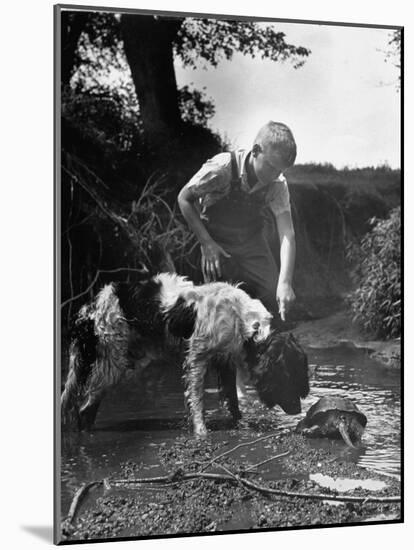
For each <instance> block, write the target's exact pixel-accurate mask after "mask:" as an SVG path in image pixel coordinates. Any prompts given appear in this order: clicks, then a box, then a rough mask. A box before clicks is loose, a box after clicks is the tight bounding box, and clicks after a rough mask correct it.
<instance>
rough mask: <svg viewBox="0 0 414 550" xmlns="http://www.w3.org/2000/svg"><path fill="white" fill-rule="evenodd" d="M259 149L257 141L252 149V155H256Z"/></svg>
mask: <svg viewBox="0 0 414 550" xmlns="http://www.w3.org/2000/svg"><path fill="white" fill-rule="evenodd" d="M261 150H262V148H261V147H260V145H259V144H258V143H255V144H254V145H253V149H252V153H253V156H254V157H257V155H258V154H259V153H260V152H261Z"/></svg>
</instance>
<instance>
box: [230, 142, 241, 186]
mask: <svg viewBox="0 0 414 550" xmlns="http://www.w3.org/2000/svg"><path fill="white" fill-rule="evenodd" d="M230 156H231V189H232V191H233V190H236V189H240V176H239V170H238V168H237V160H236V152H235V151H231V153H230Z"/></svg>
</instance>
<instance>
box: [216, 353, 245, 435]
mask: <svg viewBox="0 0 414 550" xmlns="http://www.w3.org/2000/svg"><path fill="white" fill-rule="evenodd" d="M216 366H217V374H218V380H219V389H220V398H221V399H222V401H224V402H225V403H226V405H227V408H228V410H229V411H230V414H231V416H232V417H233V420H234V423H235V424H237V422H238V420H240V418H241V417H242V415H241V412H240V409H239V400H238V397H237V385H236V373H237V369H236V365H234V364H233V363H232V362H231V361H226V362H224V363H222V364H218V365H216Z"/></svg>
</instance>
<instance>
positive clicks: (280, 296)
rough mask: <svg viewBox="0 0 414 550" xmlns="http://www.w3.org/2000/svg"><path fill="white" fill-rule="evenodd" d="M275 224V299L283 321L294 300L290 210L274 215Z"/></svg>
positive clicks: (293, 256) (293, 246)
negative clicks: (277, 259) (277, 268)
mask: <svg viewBox="0 0 414 550" xmlns="http://www.w3.org/2000/svg"><path fill="white" fill-rule="evenodd" d="M276 224H277V230H278V233H279V239H280V274H279V281H278V284H277V291H276V300H277V302H278V304H279V313H280V317H281V318H282V320H283V321H285V316H286V312H287V311H288V310H289V307H290V306H291V304H292V302H293V301H294V300H295V293H294V291H293V288H292V279H293V270H294V267H295V257H296V240H295V231H294V229H293V223H292V216H291V213H290V211H285V212H282V213H281V214H279V215H278V216H276Z"/></svg>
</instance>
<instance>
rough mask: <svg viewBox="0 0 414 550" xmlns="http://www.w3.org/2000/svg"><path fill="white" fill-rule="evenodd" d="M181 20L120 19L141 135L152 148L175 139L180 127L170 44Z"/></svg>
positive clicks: (151, 17)
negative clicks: (141, 125)
mask: <svg viewBox="0 0 414 550" xmlns="http://www.w3.org/2000/svg"><path fill="white" fill-rule="evenodd" d="M182 21H183V19H179V18H168V19H167V18H164V17H162V18H161V17H154V16H148V15H129V14H128V15H127V14H125V15H122V18H121V31H122V35H123V40H124V48H125V54H126V57H127V60H128V63H129V66H130V68H131V73H132V79H133V81H134V85H135V90H136V93H137V97H138V102H139V108H140V113H141V117H142V123H143V126H144V132H145V136H146V139H147V141H148V143H149V145H150V146H153V147H155V148H158V147H160V146H162V145H163V144H165V143H166V142H167V141H168V140H170V139H171V138H172V137H174V136H176V135H177V133H178V131H179V128H180V125H181V116H180V110H179V105H178V92H177V81H176V79H175V72H174V63H173V47H172V43H173V40H174V38H175V36H176V34H177V32H178V30H179V28H180V26H181V23H182Z"/></svg>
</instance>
